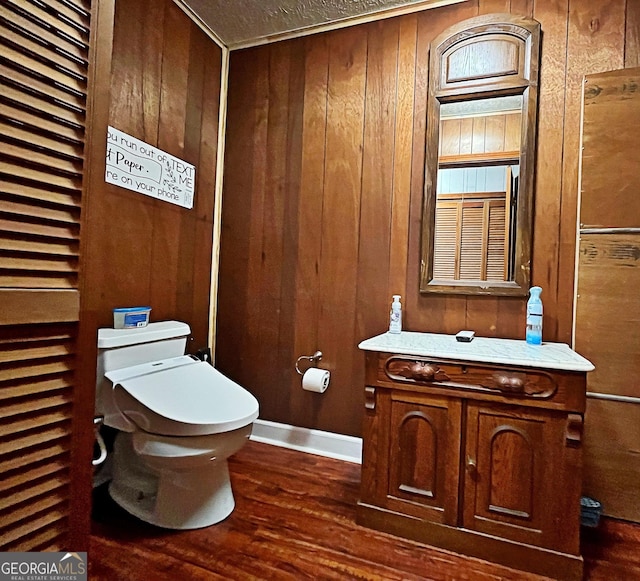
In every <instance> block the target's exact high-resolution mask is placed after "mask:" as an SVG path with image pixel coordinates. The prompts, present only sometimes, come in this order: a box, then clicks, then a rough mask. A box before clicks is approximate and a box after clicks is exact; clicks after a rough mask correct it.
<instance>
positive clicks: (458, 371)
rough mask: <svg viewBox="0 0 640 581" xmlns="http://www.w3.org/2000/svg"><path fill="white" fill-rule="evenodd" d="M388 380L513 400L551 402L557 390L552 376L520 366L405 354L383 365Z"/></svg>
mask: <svg viewBox="0 0 640 581" xmlns="http://www.w3.org/2000/svg"><path fill="white" fill-rule="evenodd" d="M382 370H383V374H384V377H385V378H386V379H389V380H391V381H395V382H402V383H415V384H418V385H434V386H439V387H445V388H449V389H455V390H465V391H469V390H476V391H485V392H486V391H495V392H499V393H501V394H502V395H505V396H510V397H531V398H537V399H549V398H551V397H553V396H554V395H555V394H556V392H557V390H558V383H557V381H556V380H555V378H554V376H553V375H552V374H551V373H548V372H546V371H540V370H532V369H521V368H517V367H510V368H506V367H505V368H496V366H495V365H493V366H488V365H482V364H479V363H478V364H476V363H466V362H465V363H455V362H445V361H438V360H434V359H424V358H420V357H411V356H406V355H393V356H391V357H389V358H388V359H387V360H386V361H385V362H384V364H383V366H382Z"/></svg>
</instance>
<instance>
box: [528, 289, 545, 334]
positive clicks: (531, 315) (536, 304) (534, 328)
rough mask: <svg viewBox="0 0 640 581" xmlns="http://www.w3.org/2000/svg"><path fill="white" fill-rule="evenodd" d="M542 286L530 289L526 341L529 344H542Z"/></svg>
mask: <svg viewBox="0 0 640 581" xmlns="http://www.w3.org/2000/svg"><path fill="white" fill-rule="evenodd" d="M541 292H542V288H540V287H539V286H533V287H531V288H530V289H529V295H530V297H529V300H528V301H527V332H526V341H527V343H529V345H542V300H541V299H540V293H541Z"/></svg>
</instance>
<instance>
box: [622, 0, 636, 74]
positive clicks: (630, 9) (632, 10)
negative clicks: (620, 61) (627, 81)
mask: <svg viewBox="0 0 640 581" xmlns="http://www.w3.org/2000/svg"><path fill="white" fill-rule="evenodd" d="M625 22H626V29H625V37H624V38H625V42H624V66H625V68H627V69H628V68H633V67H639V66H640V1H639V0H627V13H626V19H625Z"/></svg>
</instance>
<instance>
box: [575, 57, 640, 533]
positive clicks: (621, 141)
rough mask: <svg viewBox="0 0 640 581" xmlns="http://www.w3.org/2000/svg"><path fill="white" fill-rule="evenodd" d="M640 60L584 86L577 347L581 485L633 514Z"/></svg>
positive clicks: (638, 368)
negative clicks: (583, 379) (581, 378)
mask: <svg viewBox="0 0 640 581" xmlns="http://www.w3.org/2000/svg"><path fill="white" fill-rule="evenodd" d="M639 79H640V68H632V69H631V68H627V69H622V70H619V71H613V72H609V73H605V74H594V75H589V76H588V77H587V79H586V83H585V85H584V114H583V123H582V164H581V176H580V177H581V182H580V192H581V198H580V247H579V252H578V274H577V278H578V280H577V298H576V325H575V328H576V330H575V344H576V349H578V350H579V351H580V352H581V353H583V354H584V355H585V356H586V357H588V358H589V359H591V361H593V363H594V365H595V366H596V369H595V371H593V372H592V373H590V374H589V376H588V378H587V390H588V392H589V393H590V394H591V395H590V398H589V400H588V403H587V412H586V416H585V446H584V448H585V454H584V457H585V471H584V472H585V482H584V489H585V494H588V495H590V496H593V497H595V498H597V499H598V500H600V501H601V502H602V504H603V506H604V510H605V512H606V514H608V515H612V516H616V517H619V518H624V519H629V520H634V521H636V522H640V496H639V495H638V493H637V491H638V485H637V483H638V480H639V479H640V453H639V452H640V451H639V449H638V442H639V441H640V405H638V404H640V382H638V379H637V378H638V376H639V375H640V357H638V345H640V292H639V291H638V287H639V286H640V198H639V197H638V195H637V188H636V182H637V176H638V167H639V166H640V134H639V133H638V131H637V127H634V124H630V123H629V119H634V118H635V119H637V118H638V115H639V114H640V92H639V91H638V80H639Z"/></svg>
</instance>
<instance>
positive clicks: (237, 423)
mask: <svg viewBox="0 0 640 581" xmlns="http://www.w3.org/2000/svg"><path fill="white" fill-rule="evenodd" d="M105 376H106V377H107V378H108V379H109V380H110V381H111V382H112V384H113V386H112V389H113V396H114V401H115V403H116V406H117V407H118V409H119V410H120V413H121V414H122V415H123V416H124V417H125V418H126V419H127V420H129V422H130V423H131V424H134V425H132V426H131V429H130V430H128V431H132V432H133V431H135V429H136V427H137V428H138V429H141V430H144V431H145V432H148V433H151V434H158V435H165V436H203V435H209V434H218V433H222V432H229V431H232V430H237V429H239V428H242V427H244V426H246V425H248V424H250V423H252V422H253V420H255V419H256V418H257V417H258V401H257V400H256V398H255V397H253V395H251V394H250V393H249V392H248V391H247V390H245V389H244V388H242V387H241V386H239V385H238V384H237V383H235V382H234V381H232V380H230V379H229V378H227V377H225V376H224V375H222V373H220V372H219V371H218V370H216V369H215V368H213V367H212V366H211V365H209V364H208V363H205V362H203V361H199V360H195V359H193V358H191V357H189V356H187V355H185V356H182V357H175V358H171V359H165V360H161V361H154V362H152V363H145V364H142V365H135V366H132V367H126V368H123V369H117V370H114V371H112V372H108V373H106V374H105Z"/></svg>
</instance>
